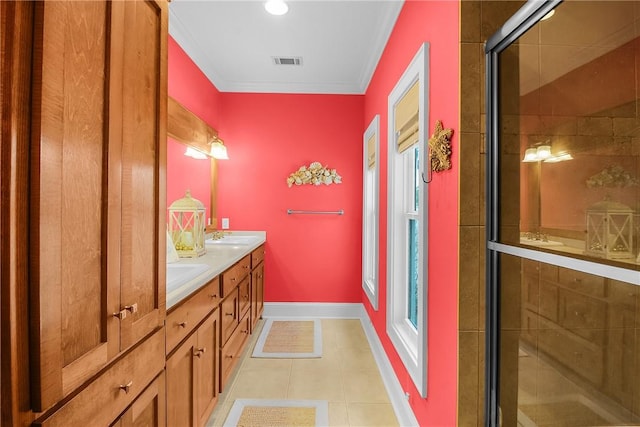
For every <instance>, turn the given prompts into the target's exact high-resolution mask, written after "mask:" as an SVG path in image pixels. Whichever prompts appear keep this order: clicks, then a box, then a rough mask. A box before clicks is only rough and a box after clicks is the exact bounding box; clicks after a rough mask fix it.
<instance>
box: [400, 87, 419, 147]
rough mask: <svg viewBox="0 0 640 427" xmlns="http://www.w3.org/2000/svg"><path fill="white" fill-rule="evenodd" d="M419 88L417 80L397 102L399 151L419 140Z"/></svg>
mask: <svg viewBox="0 0 640 427" xmlns="http://www.w3.org/2000/svg"><path fill="white" fill-rule="evenodd" d="M419 89H420V82H419V81H416V82H415V83H414V84H413V85H412V86H411V88H410V89H409V90H408V91H407V93H406V94H405V95H404V96H403V97H402V99H401V100H400V102H398V103H397V104H396V110H395V133H396V135H397V141H396V143H397V146H398V153H402V152H404V151H405V150H406V149H407V148H409V147H411V146H412V145H413V144H415V143H417V142H418V130H419V129H418V113H419V105H420V104H419V92H418V91H419Z"/></svg>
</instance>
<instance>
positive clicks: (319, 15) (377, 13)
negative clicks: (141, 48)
mask: <svg viewBox="0 0 640 427" xmlns="http://www.w3.org/2000/svg"><path fill="white" fill-rule="evenodd" d="M287 3H288V5H289V12H288V13H287V14H286V15H283V16H272V15H270V14H268V13H267V12H266V11H265V10H264V1H255V0H252V1H246V0H209V1H202V0H200V1H194V0H173V1H172V2H171V3H170V4H169V11H170V13H169V33H170V34H171V36H172V37H173V38H174V40H175V41H176V42H177V43H178V44H179V45H180V46H181V47H182V48H183V49H184V51H185V52H186V53H187V55H189V57H190V58H191V59H192V60H193V61H194V62H195V63H196V65H197V66H198V67H199V68H200V69H201V70H202V71H203V72H204V74H205V75H206V76H207V77H208V78H209V80H211V82H212V83H213V84H214V85H215V86H216V87H217V88H218V89H219V90H220V91H222V92H263V93H325V94H326V93H332V94H362V93H364V92H365V91H366V89H367V86H368V85H369V81H370V79H371V76H372V74H373V72H374V71H375V68H376V66H377V64H378V60H379V59H380V55H381V54H382V51H383V50H384V47H385V45H386V43H387V39H388V38H389V35H390V34H391V31H392V29H393V26H394V25H395V22H396V19H397V17H398V14H399V13H400V9H401V8H402V4H403V2H402V0H373V1H363V0H350V1H346V0H323V1H317V0H297V1H288V2H287ZM292 56H295V57H302V65H301V66H294V65H274V61H273V57H292Z"/></svg>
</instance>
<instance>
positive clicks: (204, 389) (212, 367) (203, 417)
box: [195, 309, 220, 427]
mask: <svg viewBox="0 0 640 427" xmlns="http://www.w3.org/2000/svg"><path fill="white" fill-rule="evenodd" d="M219 319H220V310H218V309H216V311H214V312H213V313H211V315H210V316H209V317H208V318H207V319H206V320H205V321H204V323H203V324H202V326H200V327H199V328H198V331H197V334H198V350H199V351H202V353H200V357H199V358H198V360H197V364H196V368H197V370H196V395H195V398H196V404H195V407H196V420H197V423H198V426H200V427H204V426H205V425H206V424H207V421H208V420H209V415H211V412H212V411H213V408H214V406H215V404H216V402H217V401H218V384H219V378H218V373H219V369H218V363H219V360H218V355H219V351H220V350H219V344H218V343H219V337H218V334H219V331H220V320H219Z"/></svg>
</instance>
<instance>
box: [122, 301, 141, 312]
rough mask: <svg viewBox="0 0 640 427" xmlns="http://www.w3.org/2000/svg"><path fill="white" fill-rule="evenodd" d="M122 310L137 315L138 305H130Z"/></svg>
mask: <svg viewBox="0 0 640 427" xmlns="http://www.w3.org/2000/svg"><path fill="white" fill-rule="evenodd" d="M124 309H125V310H127V311H128V312H129V313H131V314H133V313H137V312H138V303H135V304H131V305H125V306H124Z"/></svg>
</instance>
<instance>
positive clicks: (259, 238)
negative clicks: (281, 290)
mask: <svg viewBox="0 0 640 427" xmlns="http://www.w3.org/2000/svg"><path fill="white" fill-rule="evenodd" d="M225 233H226V232H225ZM234 237H237V239H235V240H234ZM225 239H227V240H225ZM266 239H267V233H266V232H265V231H230V232H229V234H228V235H227V236H225V237H224V238H223V239H222V240H220V241H214V242H209V243H207V241H205V246H206V249H207V253H205V254H204V255H202V256H200V257H197V258H180V261H178V262H175V263H171V264H167V268H168V269H169V268H172V267H173V266H178V267H177V268H176V269H177V270H183V269H184V270H185V271H186V270H188V266H189V265H190V264H200V265H202V269H201V270H202V272H200V271H198V272H197V276H195V277H194V278H192V279H190V280H188V281H186V282H185V283H182V284H179V285H178V286H176V287H175V288H174V289H171V290H169V289H168V288H167V293H166V301H167V310H169V309H170V308H171V307H173V306H174V305H176V304H177V303H179V302H180V301H182V300H183V299H185V298H186V297H188V296H189V295H191V294H192V293H193V292H195V291H196V290H198V289H200V288H201V287H202V286H204V285H205V284H207V282H209V281H210V280H211V279H213V278H214V277H216V276H218V275H220V274H221V273H222V272H223V271H225V270H227V269H228V268H229V267H231V266H232V265H233V264H235V263H236V262H238V261H240V260H241V259H242V258H244V257H245V256H247V255H248V254H250V253H251V252H252V251H253V250H254V249H256V248H257V247H259V246H260V245H262V244H263V243H264V242H265V241H266ZM204 265H206V267H205V266H204ZM183 266H184V268H182V267H183ZM196 271H197V270H196ZM178 274H180V273H178ZM185 277H186V276H185Z"/></svg>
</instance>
